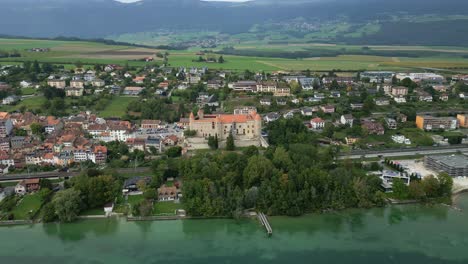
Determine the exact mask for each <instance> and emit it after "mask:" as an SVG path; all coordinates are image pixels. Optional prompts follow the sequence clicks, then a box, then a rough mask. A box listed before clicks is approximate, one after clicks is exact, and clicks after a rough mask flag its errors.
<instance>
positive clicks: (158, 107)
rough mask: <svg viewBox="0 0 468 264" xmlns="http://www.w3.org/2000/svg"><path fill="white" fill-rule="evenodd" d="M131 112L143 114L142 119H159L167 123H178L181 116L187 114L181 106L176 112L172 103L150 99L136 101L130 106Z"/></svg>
mask: <svg viewBox="0 0 468 264" xmlns="http://www.w3.org/2000/svg"><path fill="white" fill-rule="evenodd" d="M127 110H128V111H129V112H138V113H141V117H140V118H142V119H158V120H164V121H167V122H175V121H178V120H179V118H180V117H181V115H183V114H185V109H184V108H183V107H182V106H179V109H177V111H174V109H173V108H172V106H171V104H170V101H166V100H163V99H150V100H147V101H134V102H132V103H130V104H129V105H128V108H127Z"/></svg>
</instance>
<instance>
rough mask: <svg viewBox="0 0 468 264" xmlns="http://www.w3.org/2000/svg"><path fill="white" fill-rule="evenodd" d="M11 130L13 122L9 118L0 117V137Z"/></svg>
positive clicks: (5, 135) (9, 133)
mask: <svg viewBox="0 0 468 264" xmlns="http://www.w3.org/2000/svg"><path fill="white" fill-rule="evenodd" d="M12 131H13V123H12V122H11V119H9V118H6V119H0V138H5V137H7V136H9V135H11V132H12Z"/></svg>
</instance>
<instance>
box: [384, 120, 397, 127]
mask: <svg viewBox="0 0 468 264" xmlns="http://www.w3.org/2000/svg"><path fill="white" fill-rule="evenodd" d="M385 123H386V124H387V128H388V129H397V128H398V124H397V121H396V120H395V119H393V118H385Z"/></svg>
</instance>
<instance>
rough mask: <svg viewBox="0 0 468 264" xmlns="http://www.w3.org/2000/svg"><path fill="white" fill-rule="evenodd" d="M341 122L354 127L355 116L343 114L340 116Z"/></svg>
mask: <svg viewBox="0 0 468 264" xmlns="http://www.w3.org/2000/svg"><path fill="white" fill-rule="evenodd" d="M340 123H341V124H342V125H349V126H350V127H353V123H354V117H353V116H352V115H350V114H349V115H341V118H340Z"/></svg>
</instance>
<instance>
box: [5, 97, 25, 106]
mask: <svg viewBox="0 0 468 264" xmlns="http://www.w3.org/2000/svg"><path fill="white" fill-rule="evenodd" d="M20 100H21V97H19V96H16V95H10V96H7V97H5V98H4V99H3V100H2V104H4V105H11V104H15V103H17V102H19V101H20Z"/></svg>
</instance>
